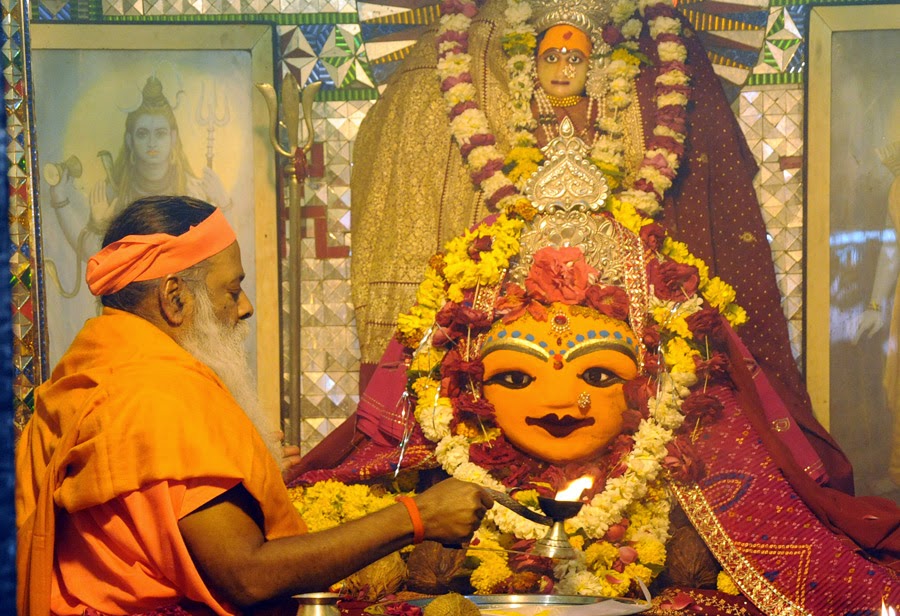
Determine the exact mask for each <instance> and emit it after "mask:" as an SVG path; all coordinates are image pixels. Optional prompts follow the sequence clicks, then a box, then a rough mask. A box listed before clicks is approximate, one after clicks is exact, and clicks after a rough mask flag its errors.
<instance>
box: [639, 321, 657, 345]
mask: <svg viewBox="0 0 900 616" xmlns="http://www.w3.org/2000/svg"><path fill="white" fill-rule="evenodd" d="M641 341H642V342H643V343H644V346H645V347H646V348H647V349H649V350H656V349H657V348H659V327H657V326H656V324H655V323H653V324H649V325H647V326H646V327H645V328H644V335H643V337H642V339H641Z"/></svg>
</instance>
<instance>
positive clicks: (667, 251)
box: [662, 236, 691, 263]
mask: <svg viewBox="0 0 900 616" xmlns="http://www.w3.org/2000/svg"><path fill="white" fill-rule="evenodd" d="M662 253H663V254H664V255H666V256H667V257H669V258H670V259H672V260H674V261H678V262H679V263H684V260H685V259H687V258H688V257H689V256H690V255H691V251H690V250H688V247H687V244H685V243H684V242H679V241H678V240H673V239H672V238H671V237H670V236H666V239H665V241H664V242H663V246H662Z"/></svg>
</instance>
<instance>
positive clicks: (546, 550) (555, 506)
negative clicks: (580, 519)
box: [534, 496, 584, 560]
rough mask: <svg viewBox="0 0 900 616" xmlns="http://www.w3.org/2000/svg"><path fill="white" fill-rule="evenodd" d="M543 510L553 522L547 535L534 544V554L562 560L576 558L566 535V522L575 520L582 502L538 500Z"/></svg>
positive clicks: (542, 497)
mask: <svg viewBox="0 0 900 616" xmlns="http://www.w3.org/2000/svg"><path fill="white" fill-rule="evenodd" d="M538 502H539V503H540V505H541V510H542V511H543V512H544V513H546V514H547V516H548V517H549V518H550V519H551V520H552V521H553V523H552V524H551V525H550V530H548V531H547V534H546V535H544V536H543V537H541V538H540V539H538V540H537V541H536V542H535V544H534V554H536V555H537V556H546V557H547V558H557V559H561V560H565V559H572V558H575V548H573V547H572V544H571V543H570V542H569V535H568V533H566V520H568V519H569V518H574V517H575V516H576V515H578V512H579V511H581V507H582V506H583V505H584V503H583V502H581V501H568V500H556V499H555V498H546V497H544V496H541V497H539V498H538Z"/></svg>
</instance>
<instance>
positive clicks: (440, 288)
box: [416, 267, 446, 309]
mask: <svg viewBox="0 0 900 616" xmlns="http://www.w3.org/2000/svg"><path fill="white" fill-rule="evenodd" d="M445 299H446V298H445V297H444V279H443V278H441V275H440V274H438V273H437V271H436V270H434V269H433V268H431V267H429V268H428V269H427V270H426V271H425V279H424V280H423V281H422V284H420V285H419V289H418V291H416V303H417V304H419V305H420V306H428V307H430V308H434V309H438V308H440V307H441V306H443V305H444V301H445Z"/></svg>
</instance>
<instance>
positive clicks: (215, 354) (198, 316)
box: [181, 288, 282, 464]
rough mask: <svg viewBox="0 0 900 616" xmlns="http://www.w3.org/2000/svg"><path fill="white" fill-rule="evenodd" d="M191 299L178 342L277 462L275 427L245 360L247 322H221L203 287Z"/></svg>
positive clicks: (278, 456)
mask: <svg viewBox="0 0 900 616" xmlns="http://www.w3.org/2000/svg"><path fill="white" fill-rule="evenodd" d="M194 300H195V301H194V307H195V309H194V322H193V325H192V327H191V329H190V331H188V332H187V333H186V334H185V335H184V337H183V338H182V340H181V346H182V347H183V348H184V349H185V350H186V351H187V352H188V353H190V354H191V355H193V356H194V357H195V358H196V359H197V360H198V361H200V362H202V363H203V364H206V366H208V367H209V368H210V369H211V370H212V371H213V372H215V373H216V375H217V376H218V377H219V378H220V379H221V380H222V382H223V383H224V384H225V387H227V388H228V391H229V392H231V395H232V397H234V399H235V401H236V402H237V403H238V406H240V407H241V408H242V409H243V410H244V413H246V415H247V417H249V418H250V421H251V422H252V423H253V425H254V426H255V427H256V430H257V431H258V432H259V434H260V436H262V439H263V441H265V443H266V446H267V447H268V448H269V451H270V453H271V454H272V456H273V457H274V458H275V461H276V462H278V463H279V464H280V462H281V458H282V452H281V443H280V442H278V441H277V440H276V436H277V435H278V427H277V426H275V425H273V422H272V421H271V420H270V419H269V418H268V417H267V416H266V414H265V413H264V412H263V409H262V405H261V404H260V402H259V397H258V396H257V394H256V383H254V382H253V378H252V376H251V371H250V368H249V366H248V362H247V350H246V348H245V346H244V342H245V341H246V339H247V336H248V335H249V334H250V324H249V323H247V322H246V321H238V323H237V325H235V326H234V327H230V326H228V325H227V324H225V323H222V322H221V321H220V320H219V319H218V318H217V317H216V315H215V312H214V311H213V306H212V302H211V301H210V299H209V294H208V293H207V292H206V289H204V288H200V289H196V290H195V292H194Z"/></svg>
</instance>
